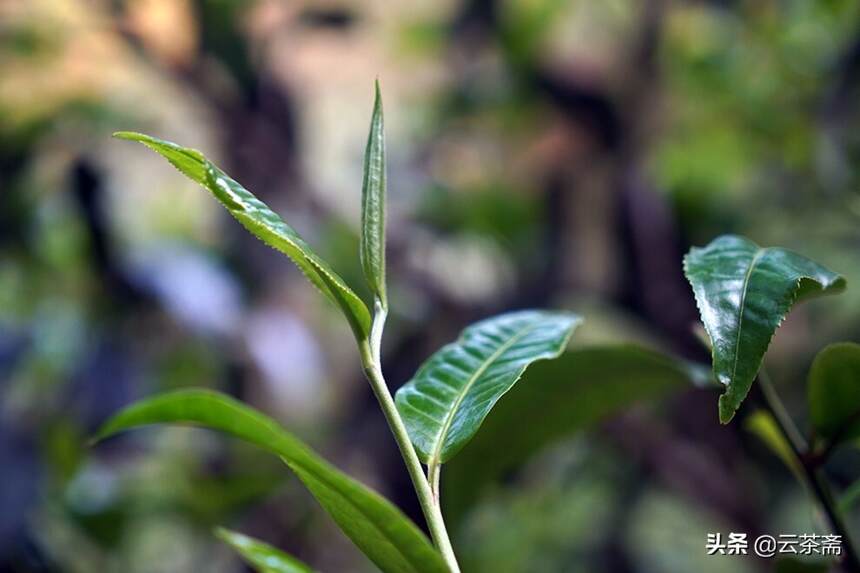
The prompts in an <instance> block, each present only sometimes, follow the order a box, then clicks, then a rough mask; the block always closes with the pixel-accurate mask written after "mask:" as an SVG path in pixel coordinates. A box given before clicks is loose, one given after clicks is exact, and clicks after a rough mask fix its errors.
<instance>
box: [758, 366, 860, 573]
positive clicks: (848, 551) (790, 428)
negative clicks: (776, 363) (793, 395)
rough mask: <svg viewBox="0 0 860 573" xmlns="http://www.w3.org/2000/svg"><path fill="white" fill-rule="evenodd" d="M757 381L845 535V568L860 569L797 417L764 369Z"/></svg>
mask: <svg viewBox="0 0 860 573" xmlns="http://www.w3.org/2000/svg"><path fill="white" fill-rule="evenodd" d="M758 382H759V387H760V388H761V391H762V396H763V397H764V405H765V408H766V409H767V410H768V411H769V412H770V414H771V415H772V416H773V418H774V420H776V424H777V426H778V427H779V430H780V432H782V434H783V436H784V437H785V439H786V441H787V442H788V444H789V446H791V452H792V455H793V456H794V458H795V461H796V462H797V467H798V468H800V470H801V472H802V473H803V478H804V481H805V482H806V485H807V487H808V488H809V491H810V492H811V493H812V495H813V497H815V499H816V500H817V501H818V504H819V505H820V506H821V509H822V511H823V512H824V515H825V516H826V518H827V522H828V524H829V526H830V529H831V530H832V531H833V533H834V534H836V535H839V536H840V537H841V538H842V548H843V551H844V555H845V558H844V565H845V567H846V569H847V570H848V571H851V572H854V573H858V572H860V558H858V555H857V551H856V549H854V544H853V543H852V540H851V535H850V534H849V532H848V527H847V526H846V525H845V521H844V520H843V519H842V515H841V514H840V513H839V510H838V509H837V508H836V502H835V500H834V498H833V493H832V492H831V491H830V486H829V485H828V484H827V480H825V479H824V476H823V474H822V472H821V469H820V468H819V467H817V464H815V463H814V461H813V460H812V459H811V457H810V455H809V453H810V452H809V447H808V446H807V444H806V440H805V439H804V438H803V436H802V435H801V433H800V431H799V430H798V429H797V426H796V425H795V424H794V420H792V419H791V416H789V415H788V411H787V410H786V409H785V406H784V405H783V403H782V400H780V398H779V395H778V394H777V393H776V389H775V388H774V387H773V384H772V383H771V381H770V377H769V376H768V375H767V373H766V372H765V371H764V369H762V370H761V371H760V372H759V375H758Z"/></svg>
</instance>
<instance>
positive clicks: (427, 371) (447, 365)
mask: <svg viewBox="0 0 860 573" xmlns="http://www.w3.org/2000/svg"><path fill="white" fill-rule="evenodd" d="M580 322H581V319H580V318H579V317H578V316H576V315H575V314H570V313H562V312H544V311H533V310H532V311H520V312H513V313H509V314H503V315H500V316H497V317H494V318H490V319H487V320H484V321H481V322H479V323H477V324H474V325H472V326H470V327H469V328H467V329H466V330H464V331H463V333H462V335H461V336H460V339H459V340H458V341H457V342H454V343H452V344H448V345H447V346H445V347H443V348H442V349H441V350H439V351H438V352H437V353H436V354H434V355H433V356H432V357H431V358H430V359H429V360H428V361H427V362H426V363H425V364H424V365H423V366H422V367H421V368H420V369H419V370H418V373H417V374H416V375H415V377H414V378H413V379H412V380H410V381H409V382H407V383H406V384H405V385H404V386H403V387H402V388H400V390H398V392H397V396H396V398H395V401H396V403H397V410H398V411H399V412H400V415H401V416H402V417H403V421H404V422H405V423H406V428H407V430H408V431H409V437H410V438H411V439H412V443H413V444H414V445H415V448H416V449H417V450H418V454H419V457H420V458H421V459H422V461H423V462H425V463H433V464H439V463H443V462H445V461H447V460H448V459H450V458H451V456H453V455H454V454H456V453H457V451H459V450H460V448H462V447H463V446H464V445H465V444H466V442H468V441H469V440H470V439H471V438H472V436H474V435H475V432H477V431H478V428H479V427H480V426H481V422H483V421H484V418H485V417H486V416H487V414H488V413H489V412H490V410H491V409H492V407H493V405H494V404H495V403H496V401H498V399H499V398H501V397H502V395H503V394H504V393H505V392H507V391H508V390H510V389H511V387H512V386H513V385H514V384H515V383H516V382H517V380H519V378H520V376H522V373H523V371H524V370H525V369H526V367H527V366H528V365H529V364H531V363H532V362H534V361H536V360H544V359H548V358H555V357H556V356H558V355H559V354H561V353H562V352H563V351H564V349H565V347H566V346H567V343H568V340H569V339H570V336H571V334H572V333H573V330H574V329H575V328H576V327H577V326H578V325H579V324H580Z"/></svg>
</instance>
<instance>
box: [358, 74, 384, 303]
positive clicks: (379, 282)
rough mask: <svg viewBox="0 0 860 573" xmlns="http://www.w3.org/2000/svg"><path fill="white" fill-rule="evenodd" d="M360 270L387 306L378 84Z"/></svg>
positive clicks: (366, 168) (367, 160)
mask: <svg viewBox="0 0 860 573" xmlns="http://www.w3.org/2000/svg"><path fill="white" fill-rule="evenodd" d="M360 255H361V267H362V269H363V270H364V277H365V279H366V280H367V284H368V285H370V290H371V291H372V292H373V294H374V296H375V297H376V298H377V299H378V300H379V301H380V303H382V306H383V307H387V306H388V299H387V297H386V294H385V131H384V125H383V117H382V96H381V95H380V93H379V81H377V82H376V97H375V101H374V103H373V115H372V116H371V119H370V134H369V135H368V136H367V148H366V150H365V152H364V181H363V183H362V186H361V248H360Z"/></svg>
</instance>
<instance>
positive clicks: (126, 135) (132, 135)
mask: <svg viewBox="0 0 860 573" xmlns="http://www.w3.org/2000/svg"><path fill="white" fill-rule="evenodd" d="M111 137H113V138H115V139H126V140H128V141H140V140H141V139H143V138H145V137H146V136H145V135H144V134H142V133H138V132H136V131H114V132H113V133H112V134H111Z"/></svg>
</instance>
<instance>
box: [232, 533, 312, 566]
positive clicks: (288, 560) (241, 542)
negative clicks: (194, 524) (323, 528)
mask: <svg viewBox="0 0 860 573" xmlns="http://www.w3.org/2000/svg"><path fill="white" fill-rule="evenodd" d="M215 535H216V536H218V538H219V539H221V540H222V541H224V543H226V544H227V545H229V546H230V547H232V548H233V549H234V550H235V551H236V553H238V554H239V555H241V556H242V559H244V560H245V562H246V563H247V564H248V565H250V566H251V567H253V568H254V569H255V570H256V571H257V572H258V573H313V569H311V568H310V567H308V566H307V565H305V564H304V563H302V562H301V561H299V560H298V559H296V558H295V557H291V556H290V555H287V554H286V553H284V552H283V551H281V550H280V549H276V548H274V547H272V546H271V545H269V544H268V543H263V542H262V541H258V540H256V539H254V538H253V537H248V536H247V535H242V534H241V533H236V532H235V531H230V530H229V529H224V528H222V527H219V528H218V529H216V530H215Z"/></svg>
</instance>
